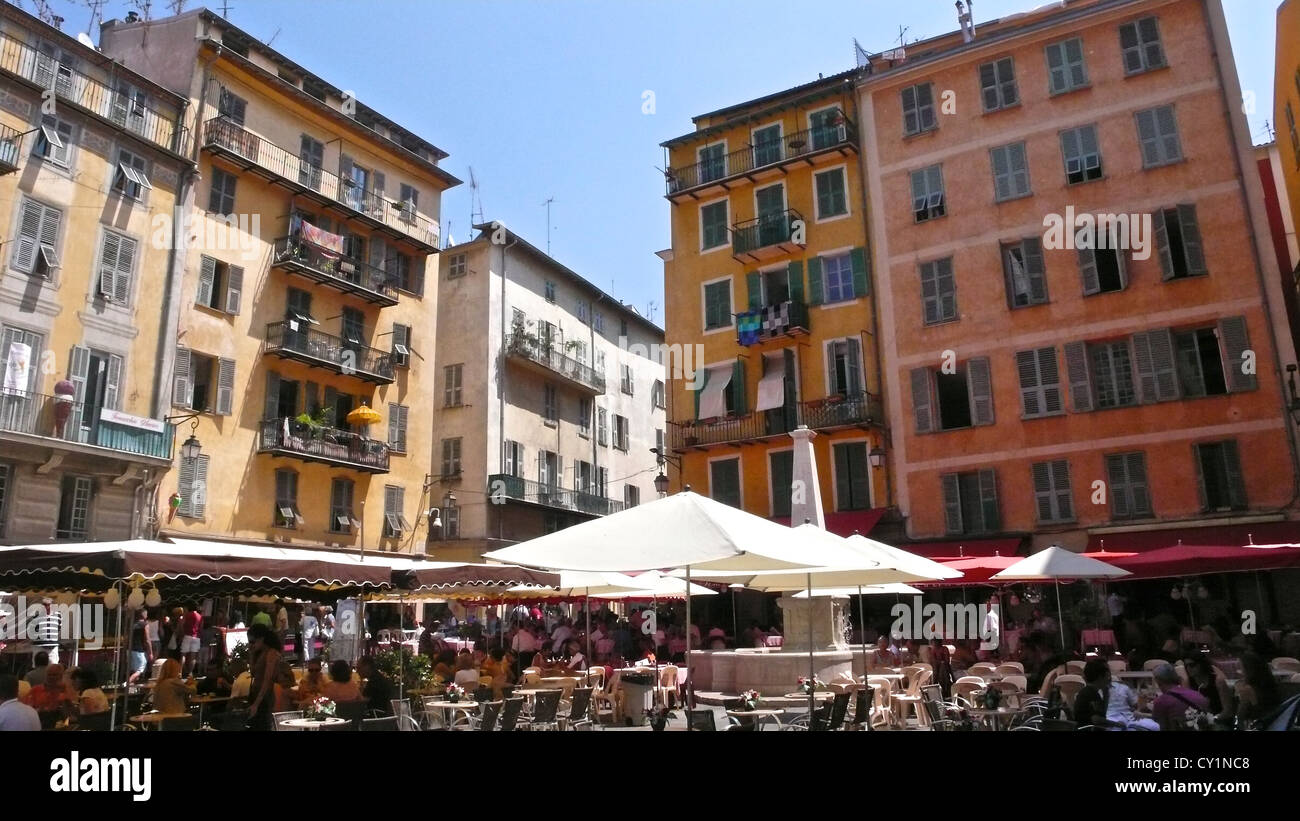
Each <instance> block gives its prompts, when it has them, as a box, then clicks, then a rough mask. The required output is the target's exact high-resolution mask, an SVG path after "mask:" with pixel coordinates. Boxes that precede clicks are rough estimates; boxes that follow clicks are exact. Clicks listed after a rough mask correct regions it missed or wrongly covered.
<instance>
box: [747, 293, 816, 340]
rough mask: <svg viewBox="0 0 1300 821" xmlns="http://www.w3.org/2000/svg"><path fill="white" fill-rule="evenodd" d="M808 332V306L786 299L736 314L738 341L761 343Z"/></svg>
mask: <svg viewBox="0 0 1300 821" xmlns="http://www.w3.org/2000/svg"><path fill="white" fill-rule="evenodd" d="M807 334H808V306H807V305H805V304H804V303H802V302H795V301H794V300H786V301H785V302H781V303H777V304H776V305H768V306H767V307H766V308H759V309H758V310H756V311H745V312H744V313H741V314H736V342H737V344H740V345H745V346H749V345H759V344H762V343H764V342H768V341H770V340H773V339H787V338H789V337H793V336H806V335H807Z"/></svg>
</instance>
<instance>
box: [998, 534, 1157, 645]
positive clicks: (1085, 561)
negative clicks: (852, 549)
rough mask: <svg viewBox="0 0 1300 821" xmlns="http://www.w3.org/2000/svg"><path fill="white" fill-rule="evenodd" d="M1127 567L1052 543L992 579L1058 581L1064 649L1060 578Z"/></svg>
mask: <svg viewBox="0 0 1300 821" xmlns="http://www.w3.org/2000/svg"><path fill="white" fill-rule="evenodd" d="M1129 575H1132V574H1130V573H1129V572H1128V571H1127V570H1124V569H1122V568H1119V567H1116V566H1115V565H1113V564H1106V563H1105V562H1103V561H1100V560H1098V559H1093V558H1090V557H1088V556H1083V555H1080V554H1078V553H1075V552H1073V551H1070V550H1066V549H1065V548H1063V547H1061V546H1060V545H1052V546H1051V547H1049V548H1047V549H1046V550H1040V551H1038V552H1037V553H1035V554H1034V555H1032V556H1029V557H1028V558H1025V559H1021V560H1020V561H1018V562H1016V563H1015V564H1013V565H1011V566H1010V567H1008V568H1006V569H1005V570H1002V571H1000V572H998V573H994V574H993V576H992V577H991V578H992V579H997V580H998V581H1007V582H1041V581H1049V580H1050V581H1052V582H1054V583H1055V585H1056V620H1057V623H1058V624H1059V625H1060V628H1061V649H1062V650H1065V620H1064V618H1063V616H1062V614H1061V579H1071V580H1074V579H1118V578H1120V577H1122V576H1129Z"/></svg>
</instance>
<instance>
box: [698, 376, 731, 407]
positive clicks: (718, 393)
mask: <svg viewBox="0 0 1300 821" xmlns="http://www.w3.org/2000/svg"><path fill="white" fill-rule="evenodd" d="M731 368H732V366H731V364H726V365H714V366H713V367H712V368H709V371H708V377H707V379H706V380H705V382H704V387H702V388H700V418H701V419H714V418H717V417H719V416H726V415H727V386H728V385H730V384H731Z"/></svg>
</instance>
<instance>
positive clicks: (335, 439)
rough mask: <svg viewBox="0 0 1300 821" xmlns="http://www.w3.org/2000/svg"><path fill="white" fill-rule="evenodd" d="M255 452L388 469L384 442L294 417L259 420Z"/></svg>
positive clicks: (347, 465)
mask: <svg viewBox="0 0 1300 821" xmlns="http://www.w3.org/2000/svg"><path fill="white" fill-rule="evenodd" d="M257 451H258V453H275V454H279V455H282V456H293V457H297V458H299V459H302V460H304V461H307V462H324V463H326V464H331V465H338V466H340V467H350V468H356V469H357V470H364V471H368V472H370V473H387V472H388V444H387V443H386V442H380V441H379V440H377V439H370V438H367V437H365V436H362V435H360V434H357V433H352V432H350V431H345V430H336V429H334V428H326V427H316V426H313V425H307V424H304V423H302V422H299V421H297V420H296V419H287V418H286V419H266V420H263V421H262V422H261V425H260V434H259V436H258V440H257Z"/></svg>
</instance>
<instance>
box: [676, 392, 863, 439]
mask: <svg viewBox="0 0 1300 821" xmlns="http://www.w3.org/2000/svg"><path fill="white" fill-rule="evenodd" d="M883 424H884V407H883V405H882V404H881V401H880V397H879V396H878V395H876V394H872V393H859V394H851V395H849V396H831V397H827V398H826V399H815V400H810V401H807V402H800V403H798V404H797V405H791V406H789V407H781V408H773V409H772V410H766V411H755V412H753V413H747V414H745V415H744V416H726V417H722V418H720V419H699V420H688V421H685V422H669V423H668V430H669V437H670V445H671V447H672V448H673V450H688V449H690V448H700V447H707V446H709V445H724V444H734V443H739V442H751V441H755V440H758V439H764V438H766V437H769V436H780V435H783V434H787V433H789V432H790V431H792V430H794V429H795V428H796V427H798V426H799V425H807V426H808V427H809V428H811V429H813V430H828V429H833V428H840V427H866V426H879V425H883Z"/></svg>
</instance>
